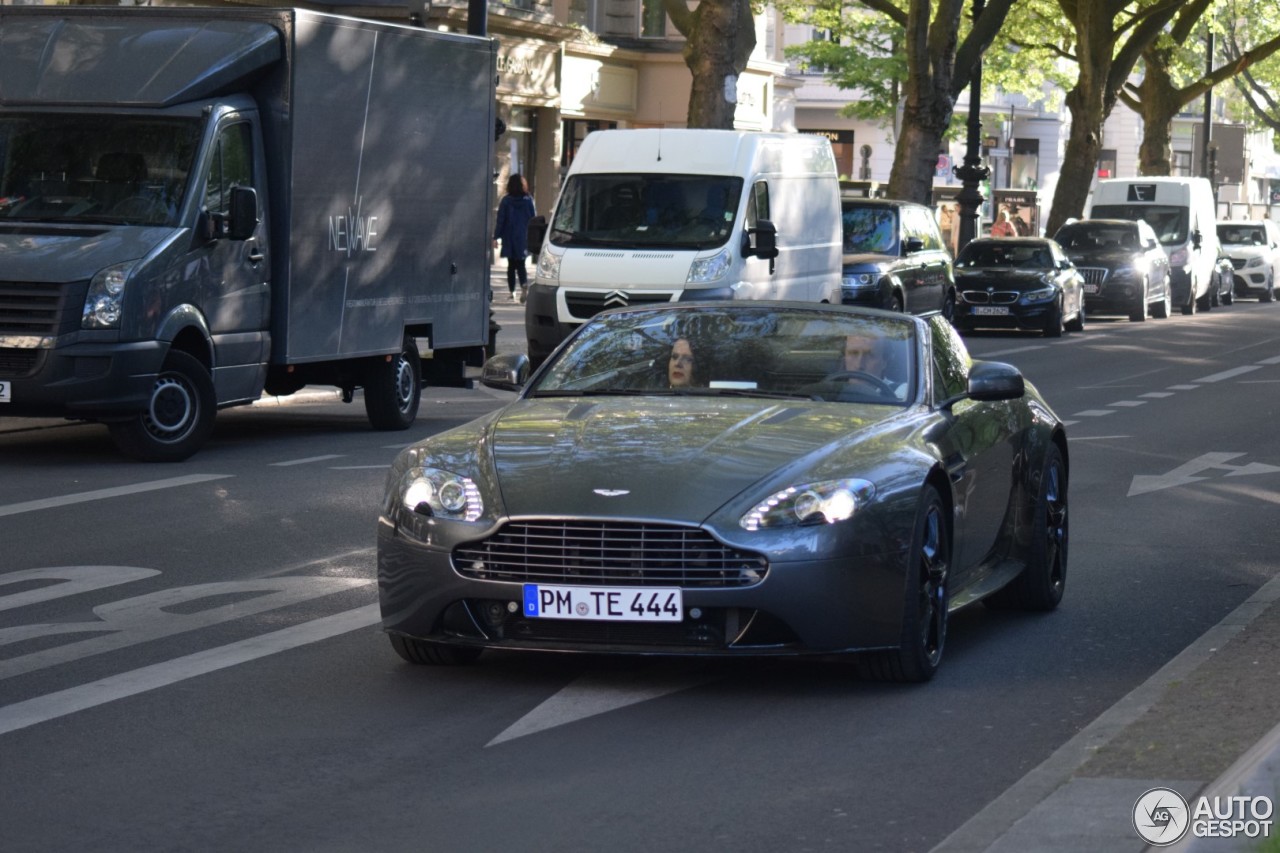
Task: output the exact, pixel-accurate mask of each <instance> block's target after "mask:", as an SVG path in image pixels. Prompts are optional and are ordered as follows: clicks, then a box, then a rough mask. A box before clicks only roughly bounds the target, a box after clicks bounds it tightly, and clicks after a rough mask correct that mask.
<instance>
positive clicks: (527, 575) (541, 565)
mask: <svg viewBox="0 0 1280 853" xmlns="http://www.w3.org/2000/svg"><path fill="white" fill-rule="evenodd" d="M453 565H454V568H455V569H456V570H457V571H458V573H459V574H462V575H464V576H466V577H471V578H478V579H484V580H502V581H514V582H518V583H560V584H571V585H585V586H592V585H594V586H603V585H611V586H678V587H682V588H690V587H699V588H708V587H726V588H732V587H745V586H751V585H753V584H757V583H760V582H761V581H762V580H764V578H765V575H766V574H768V571H769V564H768V561H767V560H766V559H765V558H764V557H763V556H761V555H759V554H753V553H750V552H746V551H739V550H737V549H734V548H730V547H728V546H727V545H723V544H721V543H720V542H718V541H716V539H715V538H713V537H712V536H711V534H709V533H707V532H706V531H705V530H702V529H701V528H698V527H682V526H679V525H672V524H648V523H642V522H619V521H577V520H570V521H563V520H534V521H518V522H511V523H508V524H505V525H503V526H502V527H501V528H500V529H499V530H498V531H497V532H496V533H495V534H493V535H492V536H490V537H489V538H488V539H485V540H483V541H481V542H473V543H469V544H467V545H462V546H459V547H458V548H456V549H454V552H453Z"/></svg>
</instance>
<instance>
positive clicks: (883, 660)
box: [858, 486, 951, 682]
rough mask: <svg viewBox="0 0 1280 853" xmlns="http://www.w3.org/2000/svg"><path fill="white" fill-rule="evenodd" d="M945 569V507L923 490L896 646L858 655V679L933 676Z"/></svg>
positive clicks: (942, 625) (943, 636) (942, 627)
mask: <svg viewBox="0 0 1280 853" xmlns="http://www.w3.org/2000/svg"><path fill="white" fill-rule="evenodd" d="M950 569H951V532H950V530H949V529H948V527H947V511H946V506H945V505H944V504H943V502H942V498H941V497H939V495H938V491H937V489H935V488H934V487H933V486H925V487H924V490H923V492H922V493H921V495H920V504H919V508H918V510H917V512H916V519H915V530H914V533H913V534H912V537H911V550H910V551H909V552H908V560H907V577H906V583H905V585H904V586H905V601H904V605H903V614H902V638H901V641H900V645H899V647H898V648H897V649H893V650H883V651H875V652H867V653H865V654H864V655H863V656H861V657H860V658H859V659H858V674H859V675H860V676H862V677H863V678H869V679H874V680H876V681H895V682H923V681H928V680H929V679H931V678H933V676H934V673H936V672H937V671H938V666H939V665H940V664H941V662H942V651H943V647H944V646H945V645H946V640H947V622H948V608H949V606H950V603H951V600H950V595H949V592H950V587H949V586H948V581H949V574H950Z"/></svg>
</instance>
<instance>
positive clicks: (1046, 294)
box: [1022, 287, 1058, 305]
mask: <svg viewBox="0 0 1280 853" xmlns="http://www.w3.org/2000/svg"><path fill="white" fill-rule="evenodd" d="M1057 295H1058V291H1056V290H1054V289H1053V288H1052V287H1046V288H1043V289H1041V290H1028V291H1027V292H1026V293H1024V294H1022V301H1023V302H1025V303H1027V304H1028V305H1035V304H1037V303H1040V302H1048V301H1049V300H1051V299H1053V298H1054V297H1056V296H1057Z"/></svg>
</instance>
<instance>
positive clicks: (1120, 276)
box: [1110, 267, 1138, 282]
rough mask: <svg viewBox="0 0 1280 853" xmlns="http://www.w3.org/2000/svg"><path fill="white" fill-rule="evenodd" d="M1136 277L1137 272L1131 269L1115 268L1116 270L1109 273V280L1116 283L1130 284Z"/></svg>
mask: <svg viewBox="0 0 1280 853" xmlns="http://www.w3.org/2000/svg"><path fill="white" fill-rule="evenodd" d="M1137 277H1138V271H1137V270H1135V269H1134V268H1133V267H1117V268H1116V269H1114V270H1112V271H1111V275H1110V279H1111V281H1113V282H1117V281H1123V282H1130V281H1134V280H1135V279H1136V278H1137Z"/></svg>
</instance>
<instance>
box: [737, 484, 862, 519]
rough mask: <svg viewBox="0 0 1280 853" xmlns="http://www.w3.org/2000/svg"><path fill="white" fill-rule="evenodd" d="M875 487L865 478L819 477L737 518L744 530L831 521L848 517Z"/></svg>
mask: <svg viewBox="0 0 1280 853" xmlns="http://www.w3.org/2000/svg"><path fill="white" fill-rule="evenodd" d="M875 491H876V489H875V486H874V485H872V484H871V483H869V482H867V481H866V480H856V479H846V480H823V481H821V482H818V483H806V484H805V485H801V486H791V487H789V488H786V489H783V490H782V491H780V492H775V493H773V494H772V495H770V496H769V497H768V498H766V499H765V500H763V501H761V502H760V503H758V504H756V505H755V506H754V507H753V508H752V509H751V511H750V512H748V513H747V514H746V515H744V516H742V518H740V519H739V520H738V524H739V526H741V527H742V528H743V529H744V530H760V529H761V528H764V527H787V526H795V525H801V524H835V523H836V522H837V521H844V520H846V519H848V518H852V517H853V514H854V513H855V512H857V511H858V508H859V507H861V506H863V505H864V504H866V503H867V501H869V500H871V497H872V496H873V495H874V494H875Z"/></svg>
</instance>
